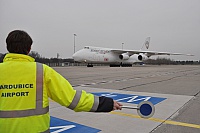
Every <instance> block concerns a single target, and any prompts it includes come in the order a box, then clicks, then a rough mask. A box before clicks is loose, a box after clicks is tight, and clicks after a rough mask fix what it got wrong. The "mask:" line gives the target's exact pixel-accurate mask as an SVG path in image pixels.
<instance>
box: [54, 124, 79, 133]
mask: <svg viewBox="0 0 200 133" xmlns="http://www.w3.org/2000/svg"><path fill="white" fill-rule="evenodd" d="M74 127H76V126H75V125H67V126H57V127H50V129H59V130H56V131H54V132H51V133H60V132H63V131H66V130H69V129H71V128H74Z"/></svg>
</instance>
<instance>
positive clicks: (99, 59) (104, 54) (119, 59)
mask: <svg viewBox="0 0 200 133" xmlns="http://www.w3.org/2000/svg"><path fill="white" fill-rule="evenodd" d="M149 44H150V37H148V38H147V39H146V40H145V43H144V45H143V46H142V48H141V50H123V49H112V48H102V47H94V46H85V47H84V48H83V49H81V50H79V51H77V52H76V53H74V54H73V59H74V61H77V62H82V63H87V64H88V65H87V67H93V64H109V65H110V66H111V67H114V66H132V64H133V63H136V62H143V61H144V60H147V59H148V58H149V57H151V56H153V55H186V56H193V55H191V54H182V53H170V52H157V51H147V49H148V48H149ZM144 48H145V49H146V50H142V49H144Z"/></svg>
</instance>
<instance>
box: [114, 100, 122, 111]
mask: <svg viewBox="0 0 200 133" xmlns="http://www.w3.org/2000/svg"><path fill="white" fill-rule="evenodd" d="M113 102H114V104H113V110H121V109H122V107H121V106H123V105H122V104H121V103H118V102H117V101H115V100H113Z"/></svg>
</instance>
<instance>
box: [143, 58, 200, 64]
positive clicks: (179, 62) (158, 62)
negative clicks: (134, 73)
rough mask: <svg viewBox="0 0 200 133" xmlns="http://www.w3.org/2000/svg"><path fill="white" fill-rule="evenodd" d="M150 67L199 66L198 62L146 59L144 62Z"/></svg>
mask: <svg viewBox="0 0 200 133" xmlns="http://www.w3.org/2000/svg"><path fill="white" fill-rule="evenodd" d="M144 63H145V64H151V65H200V60H199V61H174V60H171V59H166V58H157V59H148V60H146V61H145V62H144Z"/></svg>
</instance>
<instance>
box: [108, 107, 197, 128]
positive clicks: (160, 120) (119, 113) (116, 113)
mask: <svg viewBox="0 0 200 133" xmlns="http://www.w3.org/2000/svg"><path fill="white" fill-rule="evenodd" d="M110 114H115V115H120V116H127V117H132V118H139V119H145V118H141V117H140V116H138V115H133V114H126V113H122V112H115V111H112V112H110ZM145 120H150V121H155V122H161V123H165V124H170V125H177V126H184V127H191V128H198V129H200V125H196V124H189V123H184V122H177V121H171V120H162V119H158V118H148V119H145Z"/></svg>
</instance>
